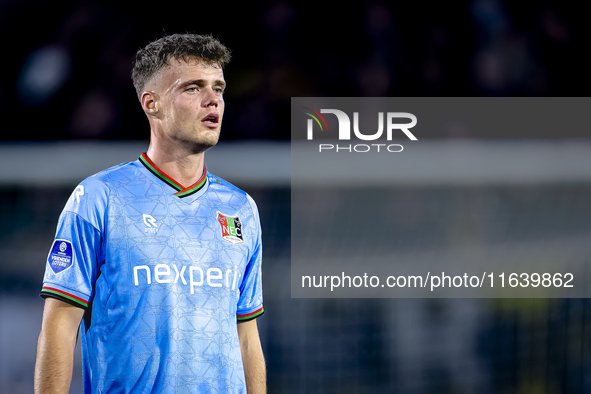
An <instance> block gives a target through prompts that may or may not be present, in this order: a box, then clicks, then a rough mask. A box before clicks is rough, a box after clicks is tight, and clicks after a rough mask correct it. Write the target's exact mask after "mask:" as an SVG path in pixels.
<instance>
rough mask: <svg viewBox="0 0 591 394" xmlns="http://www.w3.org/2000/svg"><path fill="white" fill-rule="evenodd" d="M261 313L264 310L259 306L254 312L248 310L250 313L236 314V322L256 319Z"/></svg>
mask: <svg viewBox="0 0 591 394" xmlns="http://www.w3.org/2000/svg"><path fill="white" fill-rule="evenodd" d="M263 313H265V310H264V309H263V307H262V306H261V307H260V308H259V309H257V310H256V311H254V312H250V313H246V314H243V315H238V314H237V315H236V320H237V321H238V323H244V322H246V321H249V320H252V319H256V318H257V317H259V316H261V315H262V314H263Z"/></svg>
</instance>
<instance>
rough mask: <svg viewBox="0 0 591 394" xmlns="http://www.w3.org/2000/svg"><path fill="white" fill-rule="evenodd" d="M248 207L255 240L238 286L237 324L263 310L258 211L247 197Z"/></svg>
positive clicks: (261, 255) (261, 247) (261, 251)
mask: <svg viewBox="0 0 591 394" xmlns="http://www.w3.org/2000/svg"><path fill="white" fill-rule="evenodd" d="M247 198H248V202H249V204H250V207H251V209H252V211H253V221H254V227H255V234H256V236H255V239H254V242H253V247H252V248H253V249H252V250H253V251H252V253H251V255H250V260H249V262H248V264H247V266H246V269H245V272H244V277H243V279H242V283H241V284H240V299H239V300H238V307H237V310H236V319H237V321H238V323H243V322H246V321H249V320H252V319H255V318H257V317H259V316H261V315H262V314H263V313H264V312H265V310H264V308H263V281H262V260H263V245H262V233H261V224H260V218H259V213H258V209H257V207H256V204H255V202H254V200H253V199H252V198H251V197H250V196H247Z"/></svg>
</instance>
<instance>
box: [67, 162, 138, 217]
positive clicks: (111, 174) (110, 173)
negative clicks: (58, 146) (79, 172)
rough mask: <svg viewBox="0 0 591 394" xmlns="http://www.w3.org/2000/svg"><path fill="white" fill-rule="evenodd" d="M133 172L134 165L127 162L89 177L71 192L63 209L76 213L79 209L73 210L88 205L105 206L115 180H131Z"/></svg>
mask: <svg viewBox="0 0 591 394" xmlns="http://www.w3.org/2000/svg"><path fill="white" fill-rule="evenodd" d="M135 171H136V169H135V168H134V163H133V162H128V163H121V164H118V165H116V166H113V167H110V168H107V169H105V170H103V171H100V172H97V173H96V174H93V175H90V176H89V177H87V178H86V179H84V180H83V181H82V182H80V183H79V184H78V186H76V188H75V189H74V191H73V192H72V196H71V198H70V202H69V203H68V204H66V208H65V209H66V210H73V211H78V210H79V208H76V209H74V208H75V207H78V206H84V205H88V204H92V205H104V204H106V201H107V200H108V199H109V195H110V191H111V188H112V186H113V183H114V182H116V181H117V180H123V179H133V177H134V176H135V174H134V172H135Z"/></svg>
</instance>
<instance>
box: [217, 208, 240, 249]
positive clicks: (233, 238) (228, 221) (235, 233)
mask: <svg viewBox="0 0 591 394" xmlns="http://www.w3.org/2000/svg"><path fill="white" fill-rule="evenodd" d="M218 222H219V223H220V226H221V231H222V238H223V239H225V240H226V241H228V242H231V243H233V244H241V243H244V239H243V238H242V223H241V222H240V218H239V217H238V216H228V215H224V214H223V213H221V212H218Z"/></svg>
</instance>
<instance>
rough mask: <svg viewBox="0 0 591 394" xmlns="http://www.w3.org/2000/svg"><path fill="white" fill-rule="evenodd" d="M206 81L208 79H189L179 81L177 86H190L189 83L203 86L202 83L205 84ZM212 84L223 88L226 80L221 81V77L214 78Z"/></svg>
mask: <svg viewBox="0 0 591 394" xmlns="http://www.w3.org/2000/svg"><path fill="white" fill-rule="evenodd" d="M207 82H208V81H207V80H205V79H190V80H188V81H185V82H183V83H181V84H180V86H179V87H180V88H186V87H187V86H190V85H197V86H203V85H206V84H207ZM213 86H220V87H222V88H225V87H226V82H224V81H222V80H221V79H216V80H215V81H213Z"/></svg>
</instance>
